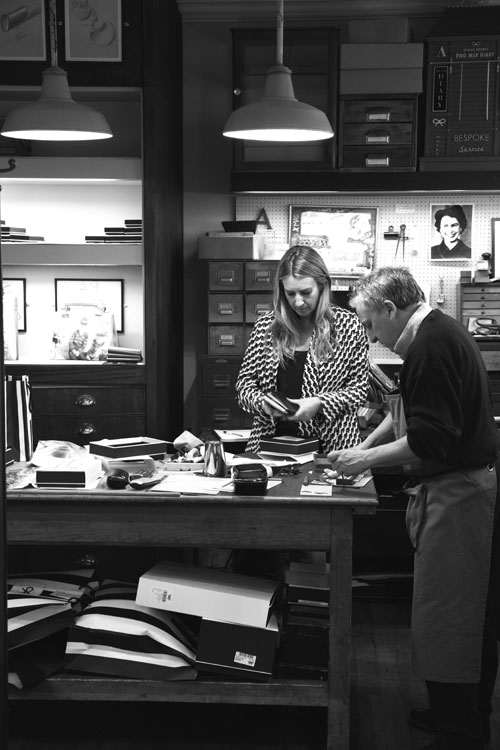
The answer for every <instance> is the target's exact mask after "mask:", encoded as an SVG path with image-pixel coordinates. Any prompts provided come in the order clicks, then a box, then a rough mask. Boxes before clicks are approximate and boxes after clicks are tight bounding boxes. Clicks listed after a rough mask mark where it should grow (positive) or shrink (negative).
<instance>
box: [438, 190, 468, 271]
mask: <svg viewBox="0 0 500 750" xmlns="http://www.w3.org/2000/svg"><path fill="white" fill-rule="evenodd" d="M473 208H474V207H473V206H472V205H471V204H470V203H462V204H458V203H455V204H447V205H444V204H437V205H431V231H432V238H431V243H430V244H431V251H430V256H431V257H430V260H432V261H434V260H439V261H443V260H454V261H469V260H471V258H472V249H471V239H470V238H471V231H472V213H473Z"/></svg>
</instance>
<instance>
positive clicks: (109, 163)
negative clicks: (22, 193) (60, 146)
mask: <svg viewBox="0 0 500 750" xmlns="http://www.w3.org/2000/svg"><path fill="white" fill-rule="evenodd" d="M5 158H6V159H7V157H5ZM9 158H10V157H9ZM12 158H13V159H14V160H15V162H16V168H15V169H13V170H12V171H11V172H4V173H2V174H1V175H0V184H4V185H7V184H8V183H12V182H21V183H22V182H30V183H37V182H39V183H45V184H47V183H57V182H64V183H79V184H81V183H82V182H84V183H90V184H92V183H93V182H99V183H102V182H110V183H114V182H120V183H122V184H127V183H131V184H139V183H141V181H142V176H143V175H142V160H141V159H135V158H129V157H105V158H101V157H98V156H95V157H94V156H76V157H71V158H69V157H60V156H13V157H12Z"/></svg>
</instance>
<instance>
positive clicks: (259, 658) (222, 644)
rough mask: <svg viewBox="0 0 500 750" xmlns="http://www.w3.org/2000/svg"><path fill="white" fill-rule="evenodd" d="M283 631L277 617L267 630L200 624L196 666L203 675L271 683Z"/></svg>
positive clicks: (214, 623) (215, 623) (245, 626)
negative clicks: (210, 674)
mask: <svg viewBox="0 0 500 750" xmlns="http://www.w3.org/2000/svg"><path fill="white" fill-rule="evenodd" d="M278 641H279V629H278V622H277V619H276V615H274V614H273V615H271V617H270V618H269V622H268V624H267V626H266V627H260V628H258V627H253V626H250V625H241V624H235V623H233V622H222V621H220V620H208V619H206V618H203V619H202V620H201V624H200V631H199V636H198V645H197V649H196V666H197V668H198V670H199V671H200V672H216V673H222V674H229V675H231V676H235V677H243V678H245V679H255V680H268V679H269V678H270V677H271V676H272V674H273V668H274V664H275V657H276V649H277V646H278Z"/></svg>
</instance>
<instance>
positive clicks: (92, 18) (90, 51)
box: [64, 0, 122, 62]
mask: <svg viewBox="0 0 500 750" xmlns="http://www.w3.org/2000/svg"><path fill="white" fill-rule="evenodd" d="M64 42H65V50H66V60H67V61H68V62H73V61H84V62H121V61H122V3H121V0H92V2H91V3H90V2H88V1H87V0H64Z"/></svg>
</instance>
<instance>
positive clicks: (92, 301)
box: [54, 279, 124, 333]
mask: <svg viewBox="0 0 500 750" xmlns="http://www.w3.org/2000/svg"><path fill="white" fill-rule="evenodd" d="M54 284H55V291H56V311H57V310H62V309H63V308H64V307H66V306H67V307H71V305H95V306H97V307H101V308H102V309H103V311H105V312H108V313H112V314H113V316H114V319H115V325H116V332H117V333H123V331H124V320H123V286H124V284H123V279H54Z"/></svg>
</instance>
